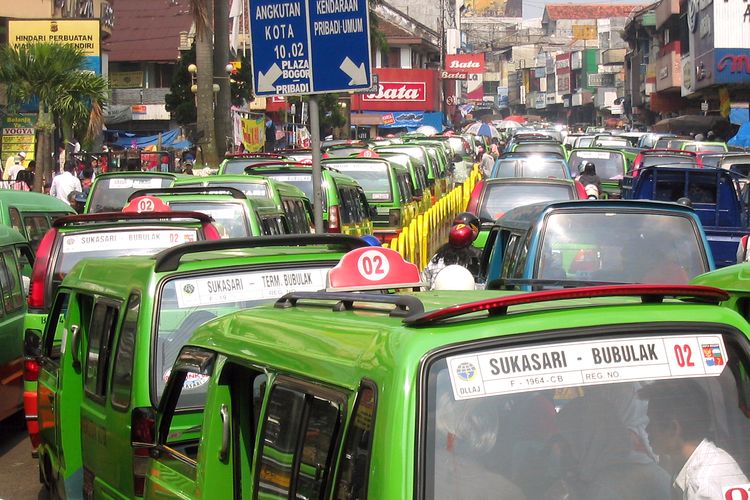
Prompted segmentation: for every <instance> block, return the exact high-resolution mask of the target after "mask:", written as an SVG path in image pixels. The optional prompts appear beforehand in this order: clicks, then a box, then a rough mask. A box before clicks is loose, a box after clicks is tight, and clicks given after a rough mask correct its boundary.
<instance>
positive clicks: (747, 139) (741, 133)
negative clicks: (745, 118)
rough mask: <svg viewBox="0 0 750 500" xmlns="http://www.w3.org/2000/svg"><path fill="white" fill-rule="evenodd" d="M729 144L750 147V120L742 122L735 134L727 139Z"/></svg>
mask: <svg viewBox="0 0 750 500" xmlns="http://www.w3.org/2000/svg"><path fill="white" fill-rule="evenodd" d="M727 144H729V145H730V146H739V147H741V148H750V122H746V123H744V124H743V125H742V126H741V127H740V129H739V130H738V131H737V135H735V136H734V137H732V138H731V139H729V140H728V141H727Z"/></svg>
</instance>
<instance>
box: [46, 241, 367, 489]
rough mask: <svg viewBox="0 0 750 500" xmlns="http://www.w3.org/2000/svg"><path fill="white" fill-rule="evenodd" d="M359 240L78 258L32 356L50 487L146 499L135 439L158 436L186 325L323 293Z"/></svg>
mask: <svg viewBox="0 0 750 500" xmlns="http://www.w3.org/2000/svg"><path fill="white" fill-rule="evenodd" d="M366 245H367V244H366V243H365V242H364V241H363V240H361V239H359V238H354V237H350V236H343V235H288V236H264V237H262V238H233V239H225V240H217V241H199V242H195V243H190V244H184V245H179V246H176V247H173V248H170V249H168V250H165V251H162V252H160V253H158V254H156V255H155V256H137V257H120V258H117V259H85V260H82V261H81V262H79V263H78V264H77V265H76V266H75V267H74V268H73V269H72V270H71V271H70V272H69V273H68V275H67V276H66V277H65V279H64V280H63V283H62V284H61V285H60V288H59V290H58V293H57V298H56V300H55V303H54V306H53V308H52V311H51V312H50V317H49V321H47V328H46V329H45V331H44V335H43V340H42V343H41V345H40V346H39V349H38V351H37V352H36V353H35V355H36V359H38V360H39V363H40V373H39V389H38V397H39V426H40V429H41V443H40V445H39V448H38V454H39V466H40V470H41V476H42V479H43V481H44V483H45V485H46V486H47V487H49V488H50V489H52V490H53V493H54V494H56V495H58V496H61V497H63V496H64V497H67V498H80V497H81V495H82V493H83V496H84V497H86V498H133V497H138V496H142V493H143V485H144V481H145V475H146V473H147V468H146V466H147V463H146V461H147V459H148V454H143V453H142V452H141V451H142V450H139V449H136V448H134V445H135V444H138V443H142V442H151V441H153V436H154V432H155V428H154V423H155V420H154V414H155V409H156V406H157V405H158V403H159V400H160V398H161V393H162V390H163V388H164V384H165V382H166V380H167V378H168V376H169V374H170V372H171V369H172V364H173V362H174V360H175V358H176V356H177V354H178V352H179V350H180V348H181V347H182V345H183V344H185V343H186V342H187V341H188V339H189V338H190V336H191V334H192V332H193V330H194V329H195V328H197V327H198V326H199V325H200V324H202V323H204V322H205V321H208V320H210V319H212V318H215V317H217V316H221V315H223V314H226V313H227V312H230V311H234V310H237V309H241V308H245V307H250V306H252V305H256V304H258V303H263V302H266V301H269V300H272V299H275V298H278V297H280V296H281V295H283V294H285V293H287V292H290V291H295V290H309V291H313V290H319V289H322V288H324V287H325V286H326V282H325V279H326V272H327V271H328V270H329V269H330V268H332V267H333V266H334V265H335V264H336V263H337V262H338V261H339V259H340V257H341V256H342V255H343V254H344V253H345V252H346V251H348V250H351V249H354V248H360V247H363V246H366ZM56 339H62V341H61V342H58V341H56ZM330 348H331V349H338V347H335V346H330ZM205 382H206V379H204V378H202V377H197V378H193V379H191V381H190V382H189V383H188V384H187V385H189V386H191V393H192V394H191V396H189V397H188V398H187V399H186V400H185V403H184V404H191V402H192V401H195V400H196V399H200V397H201V394H202V393H203V390H204V389H205ZM182 421H183V422H184V424H185V428H186V429H190V428H192V427H195V426H198V425H200V421H193V420H192V417H191V416H190V415H186V417H185V418H184V419H182ZM186 432H187V431H186Z"/></svg>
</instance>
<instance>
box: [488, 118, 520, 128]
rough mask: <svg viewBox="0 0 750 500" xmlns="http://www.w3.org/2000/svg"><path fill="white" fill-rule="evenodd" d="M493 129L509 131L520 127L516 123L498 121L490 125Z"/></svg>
mask: <svg viewBox="0 0 750 500" xmlns="http://www.w3.org/2000/svg"><path fill="white" fill-rule="evenodd" d="M492 124H493V125H494V126H495V127H497V128H499V129H509V128H521V127H522V125H521V124H520V123H518V122H514V121H513V120H499V121H496V122H493V123H492Z"/></svg>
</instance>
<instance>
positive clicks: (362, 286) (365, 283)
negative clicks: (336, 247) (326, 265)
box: [328, 247, 421, 291]
mask: <svg viewBox="0 0 750 500" xmlns="http://www.w3.org/2000/svg"><path fill="white" fill-rule="evenodd" d="M420 285H421V283H420V276H419V270H418V269H417V266H415V265H414V264H412V263H411V262H406V261H405V260H404V258H403V257H401V255H400V254H399V253H398V252H396V251H395V250H391V249H390V248H381V247H364V248H357V249H356V250H352V251H351V252H349V253H347V254H346V255H344V256H343V257H342V258H341V260H340V261H339V263H338V264H336V267H334V268H333V269H331V270H330V271H328V290H342V291H344V290H382V289H389V288H411V287H415V286H420Z"/></svg>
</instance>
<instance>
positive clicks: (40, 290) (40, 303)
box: [28, 228, 57, 309]
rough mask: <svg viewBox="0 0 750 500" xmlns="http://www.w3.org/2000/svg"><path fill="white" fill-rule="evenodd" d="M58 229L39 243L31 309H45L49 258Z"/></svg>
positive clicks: (30, 288) (52, 230) (29, 302)
mask: <svg viewBox="0 0 750 500" xmlns="http://www.w3.org/2000/svg"><path fill="white" fill-rule="evenodd" d="M56 236H57V229H56V228H52V229H50V230H49V231H47V233H46V234H45V235H44V237H43V238H42V241H41V242H39V248H38V249H37V251H36V259H35V260H34V268H33V269H32V270H31V283H30V285H29V298H28V305H29V309H43V308H44V305H45V304H44V303H45V295H46V291H47V287H46V286H45V284H46V281H47V267H48V266H49V257H50V253H51V252H52V244H53V243H54V242H55V237H56Z"/></svg>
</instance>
